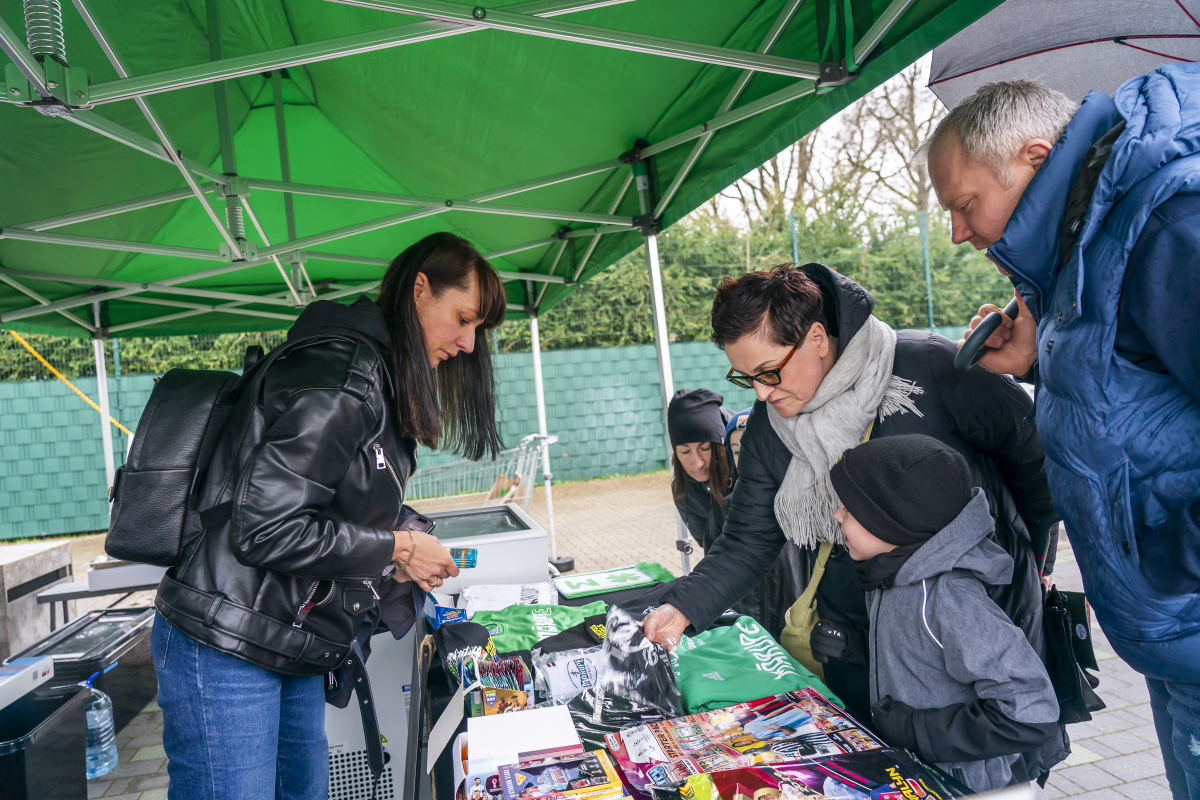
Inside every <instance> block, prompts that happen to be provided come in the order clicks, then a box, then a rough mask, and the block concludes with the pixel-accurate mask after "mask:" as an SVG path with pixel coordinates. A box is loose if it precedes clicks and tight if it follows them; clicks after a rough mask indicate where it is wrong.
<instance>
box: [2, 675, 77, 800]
mask: <svg viewBox="0 0 1200 800" xmlns="http://www.w3.org/2000/svg"><path fill="white" fill-rule="evenodd" d="M91 694H92V692H91V690H90V689H88V688H87V687H86V686H76V685H71V686H51V687H47V688H41V689H35V690H34V691H32V692H30V693H29V694H27V695H25V696H24V697H22V698H21V699H20V700H18V701H16V702H15V703H12V704H11V705H9V706H6V707H5V708H4V709H3V710H0V800H76V798H78V800H85V799H86V798H87V767H86V766H85V763H84V759H85V753H86V751H87V717H86V715H85V713H84V704H85V702H86V701H87V699H88V698H89V697H91Z"/></svg>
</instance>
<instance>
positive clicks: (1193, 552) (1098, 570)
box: [989, 64, 1200, 683]
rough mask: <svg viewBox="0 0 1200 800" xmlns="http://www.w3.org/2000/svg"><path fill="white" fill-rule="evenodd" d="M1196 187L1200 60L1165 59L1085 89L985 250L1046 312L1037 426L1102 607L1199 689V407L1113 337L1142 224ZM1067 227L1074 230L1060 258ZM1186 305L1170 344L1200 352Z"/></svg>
mask: <svg viewBox="0 0 1200 800" xmlns="http://www.w3.org/2000/svg"><path fill="white" fill-rule="evenodd" d="M1122 121H1123V122H1124V123H1125V129H1124V131H1123V132H1121V133H1120V136H1119V137H1117V138H1116V139H1115V141H1114V142H1112V145H1111V153H1110V154H1109V155H1108V158H1107V161H1106V162H1104V166H1103V169H1102V170H1100V171H1099V174H1098V179H1096V180H1095V189H1094V191H1092V192H1091V196H1090V197H1091V199H1090V201H1085V202H1084V203H1082V204H1081V206H1080V213H1079V214H1078V215H1075V214H1073V215H1072V216H1073V218H1072V219H1070V220H1066V223H1067V224H1066V225H1065V226H1064V225H1063V221H1064V213H1065V208H1066V206H1067V201H1068V198H1069V196H1071V195H1072V187H1073V184H1074V183H1075V181H1076V177H1077V176H1079V175H1080V170H1081V167H1085V166H1087V165H1086V164H1085V161H1087V160H1088V159H1087V155H1088V151H1089V150H1090V149H1091V148H1092V146H1093V144H1094V143H1097V142H1098V141H1100V140H1102V138H1103V137H1104V135H1105V133H1106V132H1109V131H1110V130H1112V129H1113V128H1114V126H1116V125H1118V124H1119V123H1121V122H1122ZM1105 140H1106V141H1107V139H1105ZM1098 146H1099V145H1098ZM1080 180H1081V181H1082V180H1083V178H1082V177H1081V178H1080ZM1075 194H1076V195H1077V194H1078V189H1076V193H1075ZM1196 194H1200V65H1197V64H1182V65H1172V66H1167V67H1162V68H1160V69H1158V70H1155V71H1154V72H1152V73H1149V74H1148V75H1143V76H1140V77H1138V78H1134V79H1132V80H1130V81H1128V82H1127V83H1125V84H1124V85H1123V86H1121V88H1120V89H1118V90H1117V92H1116V94H1115V98H1109V97H1108V96H1106V95H1103V94H1101V93H1099V92H1092V93H1090V94H1089V95H1088V96H1087V97H1086V98H1085V99H1084V102H1083V104H1082V105H1081V107H1080V109H1079V111H1078V112H1076V114H1075V116H1074V118H1073V119H1072V120H1071V123H1070V125H1069V126H1068V127H1067V130H1066V132H1065V133H1064V134H1063V136H1062V138H1061V139H1060V140H1059V141H1058V143H1057V144H1056V145H1055V147H1054V149H1053V150H1052V151H1051V153H1050V156H1049V157H1048V158H1047V160H1046V161H1045V163H1044V164H1043V165H1042V167H1041V169H1040V170H1039V171H1038V173H1037V175H1036V176H1034V179H1033V181H1031V182H1030V184H1029V186H1028V188H1027V189H1026V191H1025V193H1024V195H1023V196H1022V198H1021V201H1020V202H1019V203H1018V205H1017V208H1016V210H1015V211H1014V212H1013V216H1012V218H1011V219H1010V220H1009V223H1008V226H1007V227H1006V228H1005V232H1004V236H1003V237H1002V238H1001V239H1000V241H998V242H997V243H996V244H995V245H993V246H992V248H991V249H990V250H989V256H990V257H991V258H992V259H993V260H995V261H996V262H997V263H998V264H1000V265H1001V266H1002V267H1004V268H1006V269H1007V270H1009V271H1010V272H1011V274H1012V280H1013V283H1014V284H1015V285H1016V287H1017V290H1018V291H1019V292H1020V293H1021V295H1022V296H1023V297H1024V299H1025V301H1026V302H1027V304H1028V305H1029V307H1030V309H1032V310H1033V312H1034V314H1035V316H1036V317H1037V318H1038V336H1037V348H1038V349H1037V357H1038V365H1037V367H1038V373H1039V382H1040V386H1039V392H1038V398H1037V427H1038V435H1039V437H1040V438H1041V440H1042V444H1043V446H1044V448H1045V451H1046V475H1047V478H1048V479H1049V482H1050V489H1051V493H1052V494H1053V497H1054V501H1055V505H1056V506H1057V508H1058V509H1059V511H1060V512H1061V513H1062V515H1063V517H1064V519H1065V521H1066V524H1067V530H1068V532H1069V533H1070V536H1071V543H1072V545H1073V546H1074V550H1075V554H1076V557H1077V558H1078V560H1079V565H1080V568H1081V570H1082V572H1083V578H1084V584H1085V586H1086V588H1087V593H1088V598H1089V600H1090V601H1091V603H1092V606H1093V608H1095V610H1096V617H1097V619H1098V620H1099V622H1100V624H1101V626H1102V627H1103V629H1104V632H1105V633H1106V634H1107V636H1108V638H1109V641H1110V642H1111V643H1112V645H1113V647H1114V648H1115V649H1116V651H1117V653H1118V655H1120V656H1121V657H1122V658H1123V659H1125V660H1126V661H1127V662H1128V663H1129V664H1130V665H1131V666H1133V667H1134V669H1136V670H1138V671H1139V672H1141V673H1144V674H1146V675H1148V676H1150V677H1154V678H1159V679H1163V680H1174V681H1184V682H1189V683H1200V592H1198V591H1197V586H1196V583H1195V580H1194V578H1193V577H1191V576H1190V575H1189V570H1190V567H1189V565H1188V564H1187V563H1181V561H1180V559H1182V562H1189V561H1190V560H1194V559H1195V558H1196V557H1197V554H1200V538H1198V537H1197V524H1196V516H1197V511H1198V510H1200V403H1198V402H1197V400H1196V399H1195V397H1193V396H1192V395H1190V394H1189V393H1188V391H1187V390H1186V388H1185V386H1184V385H1183V384H1182V383H1181V381H1180V377H1179V376H1178V375H1172V374H1171V373H1170V372H1168V371H1165V370H1161V369H1159V370H1156V369H1150V368H1147V366H1146V364H1144V363H1140V362H1139V363H1135V362H1134V361H1132V360H1130V358H1128V357H1126V354H1125V353H1124V352H1122V350H1121V349H1120V348H1119V347H1118V346H1116V344H1115V343H1116V342H1117V340H1118V322H1119V320H1120V319H1121V318H1122V314H1123V313H1126V312H1127V309H1123V307H1122V294H1123V291H1125V288H1124V287H1126V286H1127V285H1128V284H1127V282H1126V271H1127V267H1128V268H1129V272H1130V277H1131V279H1132V278H1133V277H1134V276H1135V275H1136V274H1140V270H1142V269H1144V268H1145V269H1149V268H1150V266H1148V265H1144V264H1143V263H1142V262H1141V259H1142V256H1140V255H1138V256H1137V258H1135V259H1131V258H1130V254H1131V252H1134V250H1135V245H1136V244H1138V242H1139V237H1140V236H1141V234H1142V232H1143V229H1144V228H1146V227H1147V220H1148V219H1149V218H1150V217H1151V215H1152V214H1155V213H1158V212H1156V209H1157V208H1159V207H1161V206H1162V205H1163V204H1164V203H1167V202H1170V201H1172V198H1176V199H1178V198H1179V196H1181V195H1196ZM1083 197H1084V198H1085V199H1086V194H1085V195H1083ZM1189 202H1190V198H1189ZM1185 227H1186V226H1185ZM1060 228H1061V230H1062V234H1063V235H1065V234H1066V233H1067V232H1071V233H1078V239H1077V240H1076V241H1075V243H1074V246H1073V248H1071V249H1070V250H1069V251H1068V257H1067V258H1065V259H1060V256H1059V246H1060ZM1147 230H1148V231H1149V230H1150V229H1149V228H1147ZM1184 233H1185V235H1183V236H1181V237H1178V240H1179V241H1180V242H1181V244H1180V245H1177V246H1176V247H1175V248H1174V249H1173V250H1168V251H1166V252H1167V254H1168V256H1169V258H1168V259H1167V260H1168V261H1169V262H1170V263H1169V264H1168V265H1166V266H1167V267H1168V269H1166V270H1162V266H1163V265H1161V264H1160V265H1159V267H1158V268H1159V270H1160V272H1161V274H1162V275H1163V276H1164V280H1169V279H1170V275H1171V272H1172V271H1176V274H1178V273H1179V272H1190V273H1192V274H1194V272H1195V271H1196V270H1198V269H1200V248H1197V246H1196V243H1197V242H1198V241H1200V237H1197V236H1196V235H1195V234H1194V229H1193V231H1192V233H1191V234H1190V235H1188V231H1187V230H1186V229H1185V231H1184ZM1155 252H1157V253H1158V256H1157V260H1158V261H1162V260H1163V259H1162V256H1163V254H1164V251H1163V249H1162V248H1161V247H1158V248H1156V249H1155ZM1188 282H1191V283H1192V285H1193V286H1194V285H1195V282H1194V281H1190V280H1184V281H1181V282H1180V285H1181V286H1182V285H1185V284H1186V283H1188ZM1182 307H1183V308H1187V309H1191V311H1190V312H1188V313H1186V316H1187V317H1188V318H1189V319H1188V320H1187V322H1188V323H1189V325H1188V328H1187V329H1186V330H1187V331H1188V333H1187V335H1186V337H1185V339H1184V340H1183V341H1176V342H1175V346H1176V347H1179V348H1184V349H1187V348H1191V349H1193V350H1195V348H1196V347H1197V342H1198V340H1200V332H1198V329H1197V328H1196V327H1195V323H1196V321H1197V315H1196V311H1195V309H1197V308H1198V307H1200V297H1191V298H1185V299H1184V302H1183V303H1182ZM1143 311H1146V310H1144V309H1143ZM1143 316H1148V315H1146V314H1144V315H1143ZM1122 324H1123V325H1124V324H1125V323H1122ZM1168 324H1170V323H1168ZM1174 324H1178V323H1177V322H1175V323H1174ZM1164 360H1165V359H1164ZM1171 554H1177V556H1172V555H1171Z"/></svg>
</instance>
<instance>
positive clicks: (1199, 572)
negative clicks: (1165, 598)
mask: <svg viewBox="0 0 1200 800" xmlns="http://www.w3.org/2000/svg"><path fill="white" fill-rule="evenodd" d="M1132 491H1133V493H1134V497H1135V498H1136V499H1137V501H1138V502H1137V507H1136V508H1135V509H1134V510H1135V511H1136V512H1137V522H1136V523H1135V525H1136V528H1137V530H1138V549H1139V552H1140V555H1141V565H1140V566H1141V570H1142V576H1143V577H1145V579H1146V581H1147V582H1148V583H1149V584H1150V586H1151V587H1153V588H1154V590H1155V591H1158V592H1160V593H1162V594H1165V595H1188V594H1195V593H1196V592H1197V591H1198V590H1200V519H1198V517H1200V499H1198V498H1200V470H1184V471H1180V472H1163V473H1159V474H1158V475H1154V476H1152V477H1149V478H1146V479H1145V480H1143V481H1140V482H1139V483H1138V485H1137V486H1136V487H1135V488H1134V489H1133V490H1132Z"/></svg>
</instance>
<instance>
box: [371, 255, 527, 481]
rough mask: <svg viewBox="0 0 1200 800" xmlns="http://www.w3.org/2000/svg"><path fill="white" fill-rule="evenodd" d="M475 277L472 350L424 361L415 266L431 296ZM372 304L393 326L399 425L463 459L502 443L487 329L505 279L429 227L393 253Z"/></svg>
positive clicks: (500, 315)
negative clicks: (476, 302)
mask: <svg viewBox="0 0 1200 800" xmlns="http://www.w3.org/2000/svg"><path fill="white" fill-rule="evenodd" d="M471 272H474V273H475V276H476V278H477V280H478V282H479V312H478V313H479V319H480V320H481V321H480V323H479V327H477V328H476V329H475V347H474V349H473V351H472V352H470V353H467V352H461V353H459V354H458V355H456V356H454V357H453V358H449V359H446V360H445V361H443V362H442V363H441V365H440V366H438V368H437V369H436V370H435V369H433V368H432V367H430V366H429V352H428V351H427V350H426V348H425V331H424V330H423V329H422V328H421V320H420V318H419V317H418V316H417V306H416V302H415V301H414V299H413V293H414V284H415V283H416V280H417V273H422V274H424V275H425V277H426V278H427V279H428V281H429V288H430V290H431V291H432V292H433V296H434V297H440V296H441V295H442V294H443V293H445V291H446V290H447V289H450V288H455V289H462V290H465V289H467V288H468V287H469V286H470V274H471ZM378 302H379V307H380V308H381V309H382V310H383V315H384V317H385V318H386V319H387V324H388V328H389V329H390V330H391V334H392V374H393V380H394V381H395V383H396V387H395V389H396V403H397V405H398V406H399V408H398V409H397V410H398V412H399V417H400V432H401V434H403V435H404V436H411V437H412V438H414V439H416V440H417V441H419V442H420V443H421V444H423V445H425V446H426V447H429V448H431V449H432V448H437V447H439V446H440V447H442V448H443V449H446V450H454V451H455V452H458V453H461V454H462V455H463V456H464V457H466V458H470V459H479V458H482V457H483V455H484V454H485V453H487V452H489V451H490V452H491V454H492V455H493V456H494V455H495V454H496V453H497V452H499V451H500V448H501V447H502V446H503V445H502V443H501V440H500V431H499V429H498V428H497V427H496V385H495V377H494V375H493V371H492V355H491V351H490V350H489V348H488V335H487V334H488V331H489V330H491V329H492V328H495V327H496V326H497V325H499V324H500V323H501V322H503V321H504V311H505V308H506V306H505V296H504V284H503V283H501V282H500V276H499V275H497V274H496V270H495V269H493V268H492V265H491V264H489V263H488V262H487V259H485V258H484V257H483V256H482V255H480V253H479V251H478V250H476V249H475V248H474V247H473V246H472V245H471V243H470V242H468V241H467V240H466V239H463V238H462V237H459V236H455V235H454V234H452V233H432V234H430V235H429V236H426V237H425V238H424V239H422V240H421V241H419V242H417V243H416V244H414V245H412V246H410V247H409V248H408V249H406V250H405V251H404V252H403V253H401V254H400V255H398V256H396V259H395V260H394V261H392V263H391V265H390V266H389V267H388V269H387V272H386V273H385V274H384V276H383V285H382V286H381V287H380V290H379V301H378Z"/></svg>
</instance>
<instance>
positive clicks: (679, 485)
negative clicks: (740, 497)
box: [671, 442, 733, 506]
mask: <svg viewBox="0 0 1200 800" xmlns="http://www.w3.org/2000/svg"><path fill="white" fill-rule="evenodd" d="M702 444H703V443H702ZM708 444H709V446H710V448H711V450H710V452H711V453H712V457H711V458H710V459H709V462H708V489H709V494H710V495H711V496H712V503H713V505H714V506H723V505H725V492H727V491H729V487H730V486H732V485H733V480H732V478H731V476H730V474H729V459H728V458H727V457H726V455H725V448H724V446H722V445H721V443H720V442H708ZM671 466H672V467H674V469H672V470H671V497H673V498H675V499H676V500H680V499H682V498H683V496H684V495H685V494H687V479H688V477H689V476H688V474H687V471H686V470H684V468H683V464H681V463H679V456H677V455H676V454H675V448H674V447H672V448H671Z"/></svg>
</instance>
